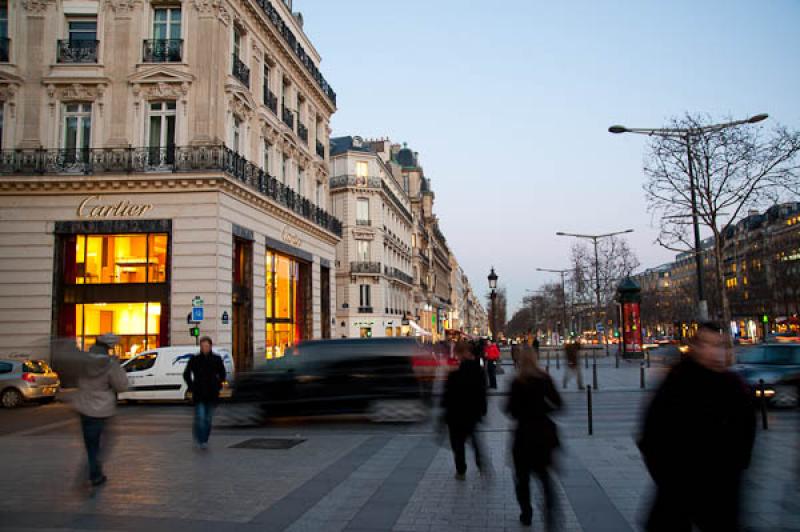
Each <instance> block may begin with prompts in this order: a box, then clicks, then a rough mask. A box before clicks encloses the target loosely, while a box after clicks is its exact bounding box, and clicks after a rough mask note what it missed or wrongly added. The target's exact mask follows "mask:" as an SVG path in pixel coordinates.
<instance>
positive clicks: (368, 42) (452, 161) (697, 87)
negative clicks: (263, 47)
mask: <svg viewBox="0 0 800 532" xmlns="http://www.w3.org/2000/svg"><path fill="white" fill-rule="evenodd" d="M294 8H295V10H299V11H301V12H302V13H303V15H304V17H305V30H306V33H307V34H308V35H309V37H310V38H311V40H312V42H313V43H314V45H315V46H316V48H317V49H318V50H319V52H320V54H321V55H322V58H323V61H322V71H323V73H324V75H325V77H326V78H327V79H328V80H329V81H330V82H331V84H332V85H333V87H334V89H335V90H336V92H337V95H338V111H337V112H336V114H335V115H334V117H333V123H332V127H333V135H334V136H340V135H361V136H363V137H370V138H371V137H384V136H387V137H389V138H391V139H392V140H393V141H396V142H408V144H409V147H411V148H412V149H414V150H416V151H418V152H419V153H420V159H421V163H422V165H423V167H424V169H425V172H426V175H427V176H428V177H429V178H431V181H432V186H433V190H434V192H435V193H436V203H435V207H434V210H435V212H436V214H437V215H438V216H439V218H440V223H441V226H442V230H443V232H444V234H445V236H446V238H447V241H448V243H449V245H450V247H451V248H452V250H453V252H454V253H455V254H456V256H457V258H458V260H459V261H460V263H461V265H462V267H463V268H464V269H465V271H466V272H467V274H468V275H469V278H470V281H471V283H472V286H473V288H475V289H476V291H477V292H478V293H479V294H481V295H483V294H484V293H485V292H486V291H487V281H486V275H487V274H488V272H489V267H490V266H491V265H494V266H495V268H496V270H497V273H498V275H499V276H500V284H501V285H502V286H505V287H506V288H507V290H508V295H509V307H510V309H509V310H510V311H512V310H513V309H515V308H516V307H517V306H518V305H519V303H520V300H521V298H522V296H523V295H524V293H525V289H527V288H535V287H537V286H539V285H541V284H543V283H546V282H551V281H555V280H556V278H557V276H556V275H550V274H541V273H537V272H535V271H534V270H535V268H537V267H543V268H566V267H568V261H569V252H570V247H571V245H572V244H573V241H572V240H570V239H566V238H563V237H557V236H555V232H556V231H568V232H578V233H605V232H609V231H614V230H620V229H627V228H633V229H635V233H634V234H632V235H629V237H630V238H629V242H630V243H631V244H632V247H633V248H634V250H635V252H636V253H637V255H638V257H639V259H640V261H641V263H642V268H646V267H652V266H657V265H659V264H661V263H664V262H667V261H669V260H671V259H672V257H673V256H674V253H672V252H669V251H667V250H665V249H663V248H660V247H659V246H657V245H656V244H654V243H653V241H654V239H655V237H656V235H657V231H656V229H655V228H654V224H653V223H652V222H651V218H650V215H649V214H648V213H647V210H646V204H645V198H644V193H643V191H642V183H643V182H644V176H643V173H642V162H643V157H644V154H645V151H646V143H647V139H646V138H644V137H641V136H635V135H611V134H609V133H608V132H607V129H608V126H610V125H612V124H618V123H619V124H624V125H627V126H631V127H659V126H662V125H664V124H665V123H666V122H667V121H668V120H669V119H670V118H671V117H674V116H676V115H681V114H684V113H685V112H687V111H689V112H692V113H697V112H702V113H708V114H710V115H711V116H713V117H714V118H717V119H725V118H727V117H729V116H730V117H733V118H744V117H747V116H750V115H753V114H756V113H762V112H766V113H769V114H770V120H769V121H768V122H765V123H764V124H765V125H766V127H772V126H774V125H775V124H777V123H781V124H784V125H787V126H790V127H793V128H798V127H800V102H799V101H798V95H800V60H798V55H797V54H798V50H800V29H799V28H800V2H798V1H796V0H778V1H772V0H767V1H762V2H754V1H749V0H748V1H730V0H726V1H719V2H712V1H703V2H696V1H672V2H652V1H651V2H647V1H641V0H636V1H634V0H631V1H624V2H623V1H613V2H611V1H609V2H597V1H585V2H577V1H564V2H558V1H548V2H540V1H524V0H519V1H507V2H470V1H465V0H435V1H430V0H428V1H423V0H411V1H405V2H387V1H375V0H369V1H368V0H342V1H331V0H295V2H294ZM509 317H510V314H509Z"/></svg>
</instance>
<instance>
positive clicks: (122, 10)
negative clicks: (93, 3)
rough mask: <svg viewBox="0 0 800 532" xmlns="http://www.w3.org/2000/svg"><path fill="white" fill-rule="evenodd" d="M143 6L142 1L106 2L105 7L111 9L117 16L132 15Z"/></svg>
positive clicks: (111, 0) (118, 0) (108, 0)
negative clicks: (138, 7)
mask: <svg viewBox="0 0 800 532" xmlns="http://www.w3.org/2000/svg"><path fill="white" fill-rule="evenodd" d="M141 4H142V0H105V2H104V4H103V5H104V6H105V7H108V8H111V10H112V11H114V13H116V14H117V15H123V16H124V15H130V14H131V11H133V10H134V9H136V6H139V5H141Z"/></svg>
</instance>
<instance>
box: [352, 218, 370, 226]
mask: <svg viewBox="0 0 800 532" xmlns="http://www.w3.org/2000/svg"><path fill="white" fill-rule="evenodd" d="M356 225H372V220H361V219H359V220H356Z"/></svg>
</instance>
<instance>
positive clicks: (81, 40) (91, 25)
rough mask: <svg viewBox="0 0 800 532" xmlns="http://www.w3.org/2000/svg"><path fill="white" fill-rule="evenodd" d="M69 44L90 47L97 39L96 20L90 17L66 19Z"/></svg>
mask: <svg viewBox="0 0 800 532" xmlns="http://www.w3.org/2000/svg"><path fill="white" fill-rule="evenodd" d="M67 28H68V30H69V42H70V44H74V45H79V47H92V48H94V44H95V42H96V41H97V20H95V19H90V18H80V19H71V20H68V21H67Z"/></svg>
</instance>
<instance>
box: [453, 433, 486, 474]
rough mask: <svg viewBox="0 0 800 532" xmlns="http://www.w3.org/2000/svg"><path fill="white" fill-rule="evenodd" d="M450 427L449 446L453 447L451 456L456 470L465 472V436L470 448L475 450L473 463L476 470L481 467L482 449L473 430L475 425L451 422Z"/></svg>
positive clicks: (461, 472)
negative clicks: (470, 444) (470, 445)
mask: <svg viewBox="0 0 800 532" xmlns="http://www.w3.org/2000/svg"><path fill="white" fill-rule="evenodd" d="M448 428H449V429H450V447H452V449H453V458H454V459H455V462H456V472H457V473H460V474H464V473H466V472H467V450H466V444H467V438H469V439H470V441H471V443H472V450H473V451H474V452H475V465H476V466H477V468H478V470H481V469H482V467H483V451H482V449H481V442H480V440H479V439H478V435H477V434H476V432H475V425H457V424H452V425H449V427H448Z"/></svg>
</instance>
